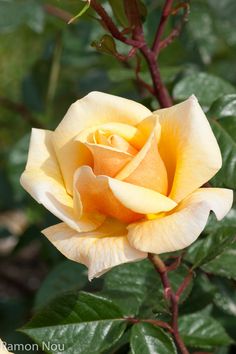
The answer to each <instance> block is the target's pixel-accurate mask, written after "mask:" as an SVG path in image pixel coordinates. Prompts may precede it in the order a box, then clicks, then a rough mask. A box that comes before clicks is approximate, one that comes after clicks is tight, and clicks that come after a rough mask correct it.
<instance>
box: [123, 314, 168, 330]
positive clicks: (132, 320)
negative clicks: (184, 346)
mask: <svg viewBox="0 0 236 354" xmlns="http://www.w3.org/2000/svg"><path fill="white" fill-rule="evenodd" d="M126 320H127V321H128V322H129V323H132V324H135V323H151V324H153V325H154V326H158V327H162V328H165V329H168V331H169V332H171V333H172V332H173V330H172V328H171V326H170V325H169V324H168V323H166V322H164V321H159V320H152V319H148V320H146V319H139V318H132V317H127V318H126Z"/></svg>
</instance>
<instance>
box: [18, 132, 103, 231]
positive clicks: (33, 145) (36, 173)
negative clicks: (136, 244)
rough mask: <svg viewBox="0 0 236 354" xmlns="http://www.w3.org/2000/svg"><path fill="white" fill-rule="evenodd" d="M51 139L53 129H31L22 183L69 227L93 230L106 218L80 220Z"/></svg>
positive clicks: (78, 229) (39, 201)
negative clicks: (66, 186)
mask: <svg viewBox="0 0 236 354" xmlns="http://www.w3.org/2000/svg"><path fill="white" fill-rule="evenodd" d="M51 138H52V132H51V131H48V130H41V129H32V134H31V140H30V149H29V155H28V161H27V165H26V169H25V171H24V172H23V174H22V176H21V180H20V181H21V184H22V186H23V187H24V188H25V190H26V191H27V192H28V193H29V194H30V195H31V196H32V197H33V198H34V199H36V200H37V202H38V203H40V204H43V205H44V206H45V208H47V209H48V210H49V211H51V212H52V213H53V214H54V215H55V216H57V217H58V218H59V219H60V220H62V221H65V222H66V223H67V224H68V225H70V227H72V228H74V229H75V230H77V231H85V230H86V231H87V230H93V229H95V228H96V227H98V226H99V225H101V222H103V220H104V219H103V218H102V219H101V220H99V219H98V218H96V219H95V220H91V219H90V220H89V219H87V218H86V219H83V218H82V219H81V220H79V219H78V217H77V215H76V214H75V213H74V210H73V200H72V198H71V196H69V195H68V194H67V192H66V190H65V186H64V182H63V179H62V176H61V173H60V169H59V166H58V163H57V158H56V155H55V152H54V149H53V146H52V142H51Z"/></svg>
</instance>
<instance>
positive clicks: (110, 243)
mask: <svg viewBox="0 0 236 354" xmlns="http://www.w3.org/2000/svg"><path fill="white" fill-rule="evenodd" d="M42 232H43V234H44V235H45V236H46V237H47V238H48V239H49V241H50V242H52V243H53V244H54V246H56V247H57V249H58V250H59V251H60V252H61V253H63V254H64V255H65V256H66V257H67V258H69V259H71V260H73V261H76V262H79V263H83V264H85V265H86V266H87V267H88V269H89V279H90V280H91V279H92V278H94V277H98V276H100V275H102V274H103V273H105V272H107V271H108V270H109V269H110V268H112V267H114V266H117V265H119V264H122V263H126V262H133V261H138V260H140V259H143V258H145V257H146V256H147V255H146V253H144V252H140V251H137V250H135V249H134V248H132V247H131V246H130V245H129V243H128V240H127V237H126V234H127V230H126V227H125V225H123V224H121V223H119V222H117V221H115V220H113V219H109V220H107V221H106V222H105V223H104V224H103V225H102V226H101V227H100V228H98V229H97V230H96V231H93V232H83V233H78V232H76V231H74V230H73V229H71V228H70V227H68V226H67V225H66V224H64V223H61V224H58V225H54V226H51V227H49V228H47V229H45V230H43V231H42Z"/></svg>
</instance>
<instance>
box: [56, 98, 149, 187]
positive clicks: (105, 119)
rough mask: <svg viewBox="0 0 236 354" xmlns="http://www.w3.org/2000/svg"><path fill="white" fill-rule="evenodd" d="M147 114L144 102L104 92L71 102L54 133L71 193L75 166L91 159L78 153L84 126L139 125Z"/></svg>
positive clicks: (58, 155) (59, 157) (59, 158)
mask: <svg viewBox="0 0 236 354" xmlns="http://www.w3.org/2000/svg"><path fill="white" fill-rule="evenodd" d="M148 115H150V111H149V110H148V109H147V108H146V107H144V106H143V105H141V104H139V103H136V102H134V101H131V100H127V99H125V98H121V97H116V96H113V95H108V94H105V93H102V92H91V93H90V94H88V95H87V96H85V97H84V98H82V99H80V100H78V101H76V102H75V103H74V104H72V105H71V106H70V108H69V110H68V112H67V113H66V115H65V117H64V118H63V120H62V121H61V123H60V124H59V125H58V127H57V128H56V130H55V132H54V134H53V142H54V147H55V150H56V154H57V158H58V160H59V163H60V167H61V170H62V174H63V177H64V180H65V184H66V188H67V190H68V192H69V193H72V190H73V179H72V176H73V173H74V171H75V170H76V168H78V167H79V166H82V165H85V164H88V163H85V161H84V160H86V159H87V158H88V156H86V153H85V151H84V152H83V158H82V157H81V155H80V154H78V145H77V144H75V141H74V140H75V139H74V138H75V137H76V135H78V134H79V133H80V132H81V131H82V130H83V129H87V128H90V127H93V126H95V125H96V126H99V125H101V124H104V123H111V122H120V123H125V124H130V125H136V124H138V123H139V122H140V121H141V120H142V119H144V118H145V117H147V116H148ZM68 156H69V157H70V158H69V159H68Z"/></svg>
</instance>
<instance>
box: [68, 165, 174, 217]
mask: <svg viewBox="0 0 236 354" xmlns="http://www.w3.org/2000/svg"><path fill="white" fill-rule="evenodd" d="M75 186H76V189H77V190H78V192H79V194H80V197H81V201H82V205H83V209H84V211H85V212H88V213H89V212H93V211H95V210H96V211H98V212H100V213H103V214H105V215H109V216H112V217H115V218H117V219H119V220H122V221H123V222H131V221H134V220H135V219H136V220H137V219H139V218H141V217H142V214H149V213H159V212H162V211H169V210H171V209H173V208H174V207H175V206H176V203H175V202H173V201H172V200H171V199H169V198H167V197H165V196H163V195H162V194H160V193H157V192H155V191H152V190H150V189H147V188H143V187H139V186H135V185H133V184H130V183H126V182H122V181H119V180H117V179H113V178H110V177H107V176H95V175H94V173H93V171H92V169H91V168H90V167H88V166H83V167H80V168H79V169H78V170H77V171H76V173H75ZM140 214H141V215H140Z"/></svg>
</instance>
